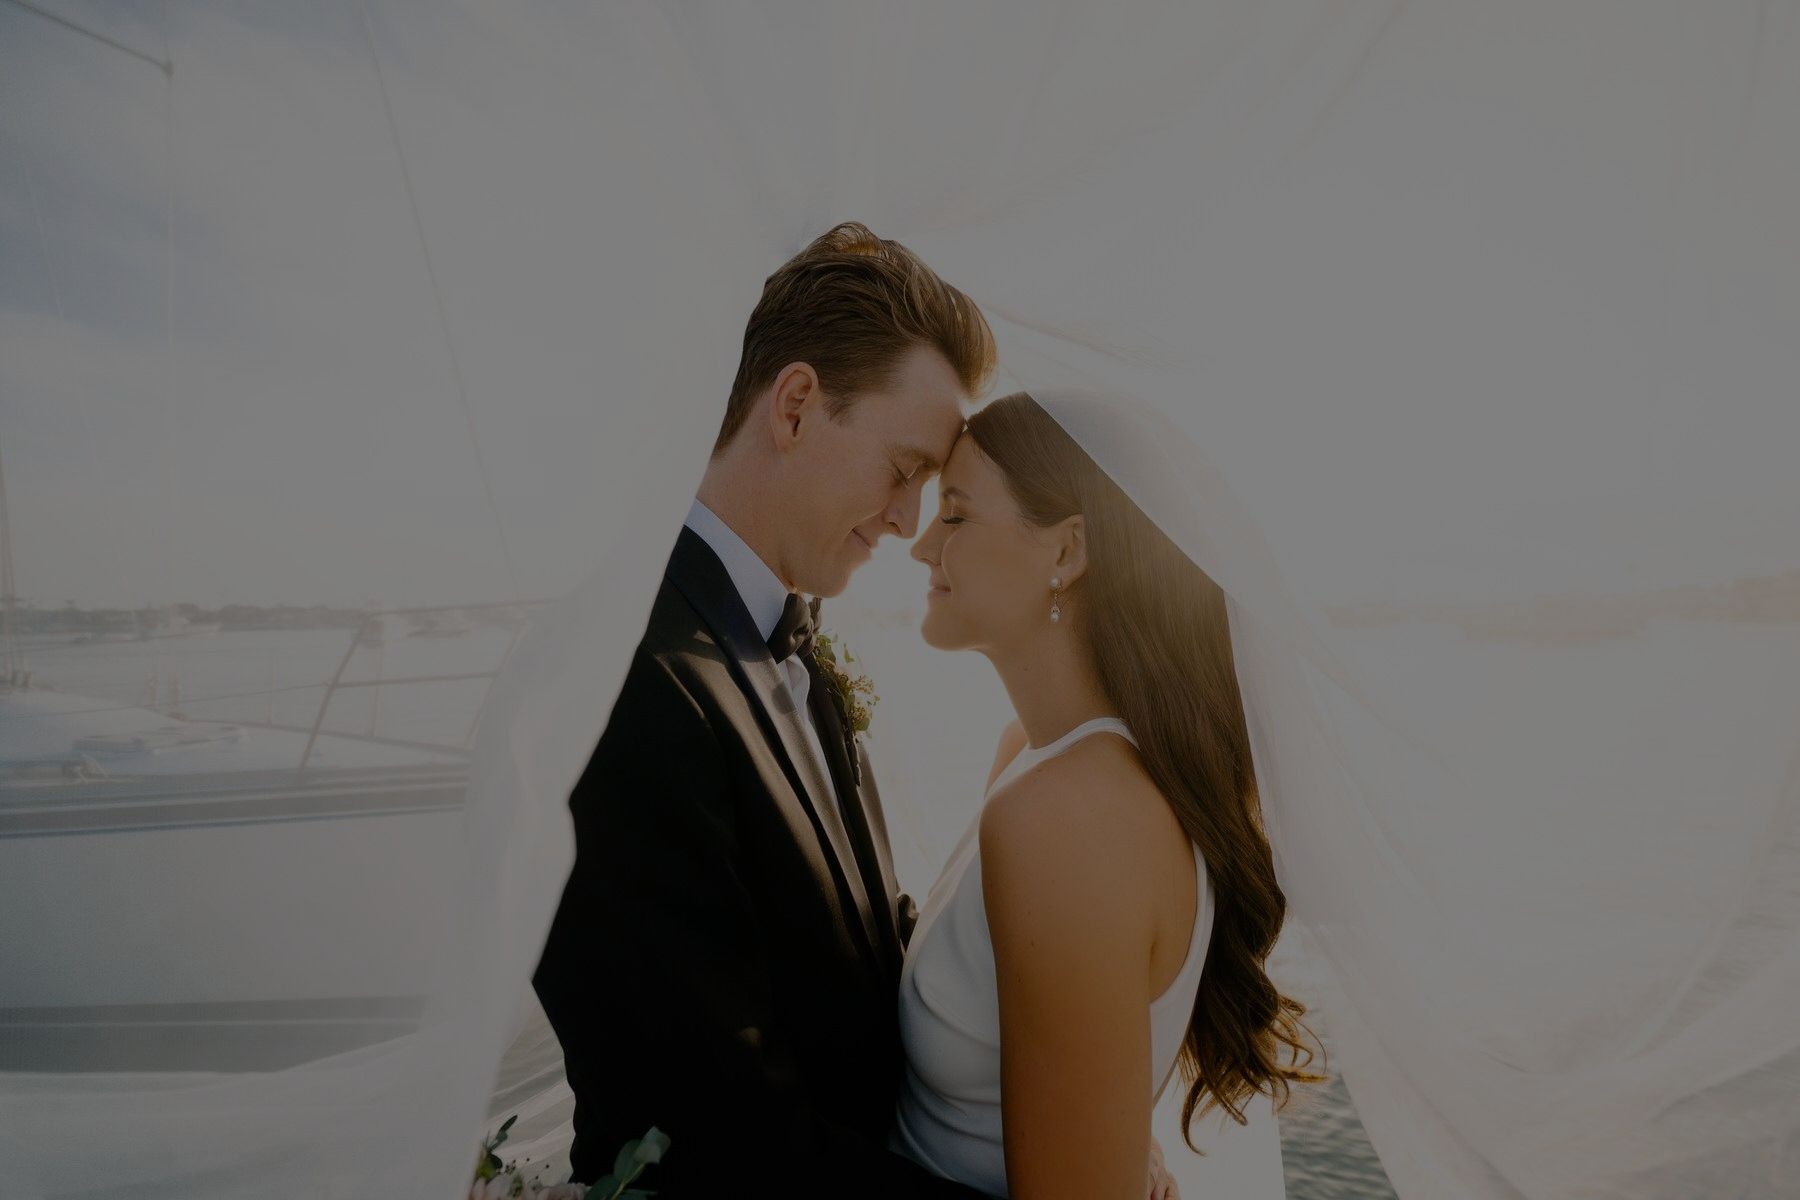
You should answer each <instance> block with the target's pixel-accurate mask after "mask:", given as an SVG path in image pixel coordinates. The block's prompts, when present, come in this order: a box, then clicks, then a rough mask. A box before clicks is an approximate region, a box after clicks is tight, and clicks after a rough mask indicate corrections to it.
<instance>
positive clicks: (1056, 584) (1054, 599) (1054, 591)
mask: <svg viewBox="0 0 1800 1200" xmlns="http://www.w3.org/2000/svg"><path fill="white" fill-rule="evenodd" d="M1050 620H1051V621H1052V622H1056V621H1061V620H1062V576H1061V575H1052V576H1051V577H1050Z"/></svg>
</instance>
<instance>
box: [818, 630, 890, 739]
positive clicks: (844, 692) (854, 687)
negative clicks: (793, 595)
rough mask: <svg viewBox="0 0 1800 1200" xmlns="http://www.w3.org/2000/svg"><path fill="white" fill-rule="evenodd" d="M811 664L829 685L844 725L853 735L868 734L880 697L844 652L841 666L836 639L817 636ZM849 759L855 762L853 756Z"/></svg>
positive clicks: (847, 651) (850, 657) (866, 677)
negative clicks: (814, 665)
mask: <svg viewBox="0 0 1800 1200" xmlns="http://www.w3.org/2000/svg"><path fill="white" fill-rule="evenodd" d="M813 661H814V662H816V663H817V664H818V667H819V672H820V674H822V675H824V676H825V679H826V680H827V681H828V682H829V683H830V684H831V693H832V698H833V699H834V700H836V701H837V706H838V715H839V716H841V717H842V718H843V719H844V724H845V725H846V726H847V727H848V728H849V729H850V730H851V731H852V732H854V733H867V732H868V731H869V721H870V718H872V717H873V716H874V715H875V705H876V703H877V702H879V701H880V699H881V697H880V696H878V695H876V694H875V685H874V684H873V683H872V682H870V680H869V677H868V676H867V675H864V674H863V673H862V672H861V671H860V670H856V667H855V664H856V659H855V658H854V657H853V656H852V655H851V653H850V652H849V650H847V649H846V650H845V651H844V655H843V661H842V662H841V663H840V662H839V661H838V650H837V640H836V638H834V637H833V636H832V635H831V634H829V633H820V634H818V635H816V637H815V638H814V640H813ZM852 671H855V673H854V674H852ZM851 757H852V760H854V758H855V755H854V753H853V754H852V756H851Z"/></svg>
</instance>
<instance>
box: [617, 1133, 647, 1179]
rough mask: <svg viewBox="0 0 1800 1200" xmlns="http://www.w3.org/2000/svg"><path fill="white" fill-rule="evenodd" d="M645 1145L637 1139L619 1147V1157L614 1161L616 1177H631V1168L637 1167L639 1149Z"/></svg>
mask: <svg viewBox="0 0 1800 1200" xmlns="http://www.w3.org/2000/svg"><path fill="white" fill-rule="evenodd" d="M641 1145H643V1143H642V1142H641V1141H639V1140H638V1139H637V1138H632V1139H631V1140H630V1141H629V1142H626V1143H625V1144H624V1145H623V1146H620V1147H619V1156H618V1157H617V1158H615V1159H613V1174H614V1175H621V1176H623V1175H630V1174H631V1168H633V1167H635V1166H637V1153H638V1147H639V1146H641Z"/></svg>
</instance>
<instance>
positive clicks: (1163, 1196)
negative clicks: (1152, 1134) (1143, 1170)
mask: <svg viewBox="0 0 1800 1200" xmlns="http://www.w3.org/2000/svg"><path fill="white" fill-rule="evenodd" d="M1150 1200H1181V1185H1180V1184H1178V1183H1176V1182H1175V1177H1174V1176H1173V1175H1171V1174H1169V1166H1168V1164H1167V1163H1165V1162H1164V1161H1163V1152H1162V1147H1161V1146H1159V1145H1157V1143H1156V1139H1155V1138H1151V1139H1150Z"/></svg>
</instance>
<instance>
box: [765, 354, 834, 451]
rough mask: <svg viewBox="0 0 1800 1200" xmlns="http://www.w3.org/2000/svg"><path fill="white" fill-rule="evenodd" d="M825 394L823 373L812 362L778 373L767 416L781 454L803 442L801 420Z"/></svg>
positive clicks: (769, 399) (783, 369) (771, 433)
mask: <svg viewBox="0 0 1800 1200" xmlns="http://www.w3.org/2000/svg"><path fill="white" fill-rule="evenodd" d="M822 395H823V393H822V392H821V391H820V388H819V373H818V372H817V371H815V370H813V369H812V366H811V365H810V364H808V363H803V362H792V363H789V364H788V365H787V366H785V367H783V368H781V370H779V371H777V372H776V373H775V382H774V383H772V384H770V385H769V396H768V403H767V405H766V406H765V408H764V415H765V416H766V417H767V419H768V427H769V436H770V437H771V438H772V439H773V440H774V445H775V449H776V450H777V451H779V452H781V453H786V452H787V451H788V450H790V449H792V448H793V445H794V443H796V442H798V441H799V440H800V428H801V421H802V419H803V418H804V417H805V416H806V414H807V413H808V411H809V410H812V409H815V408H817V407H818V406H819V401H820V398H821V396H822Z"/></svg>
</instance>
